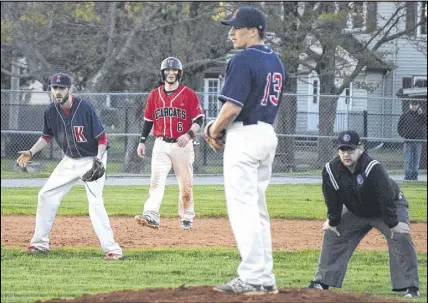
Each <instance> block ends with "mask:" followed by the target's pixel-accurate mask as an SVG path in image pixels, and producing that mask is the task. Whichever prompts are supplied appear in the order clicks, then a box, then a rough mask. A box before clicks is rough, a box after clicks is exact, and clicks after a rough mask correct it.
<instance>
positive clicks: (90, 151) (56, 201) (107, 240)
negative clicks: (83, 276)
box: [16, 73, 122, 260]
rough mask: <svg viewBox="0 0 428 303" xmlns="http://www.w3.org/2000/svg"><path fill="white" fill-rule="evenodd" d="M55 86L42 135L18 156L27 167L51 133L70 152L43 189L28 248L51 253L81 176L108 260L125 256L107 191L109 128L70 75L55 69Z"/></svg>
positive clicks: (94, 222)
mask: <svg viewBox="0 0 428 303" xmlns="http://www.w3.org/2000/svg"><path fill="white" fill-rule="evenodd" d="M50 89H51V98H52V99H53V102H52V103H51V104H50V105H49V106H48V107H47V109H46V110H45V113H44V126H43V135H42V136H41V137H40V138H39V140H38V141H37V142H36V143H35V144H34V145H33V146H32V147H31V148H30V149H29V150H27V151H22V152H20V153H21V155H20V156H19V157H18V159H17V160H16V162H17V163H18V165H19V166H20V167H26V166H27V164H28V162H29V161H31V159H32V158H33V156H34V155H35V154H36V153H37V152H39V151H40V150H42V149H43V148H44V147H45V146H46V145H47V144H48V143H49V142H50V141H51V140H52V138H55V140H56V142H57V144H58V145H59V147H60V148H61V149H62V151H63V152H64V154H65V156H64V158H63V159H62V160H61V162H60V163H59V164H58V165H57V167H56V168H55V169H54V171H53V172H52V174H51V175H50V176H49V178H48V180H47V181H46V184H45V185H44V186H43V187H42V189H41V190H40V192H39V195H38V205H37V213H36V227H35V231H34V236H33V238H32V239H31V242H30V246H29V247H28V250H29V251H30V252H31V253H47V252H49V236H48V235H49V232H50V231H51V229H52V224H53V221H54V217H55V215H56V212H57V210H58V207H59V205H60V203H61V200H62V198H63V197H64V196H65V195H66V194H67V193H68V191H69V190H70V189H71V187H72V186H73V185H74V184H75V183H76V182H77V180H79V179H82V180H84V181H85V187H86V196H87V198H88V202H89V217H90V219H91V222H92V225H93V227H94V230H95V233H96V235H97V237H98V239H99V241H100V244H101V248H102V250H103V251H104V253H105V256H104V259H105V260H118V259H121V258H122V249H121V248H120V246H119V244H117V243H116V241H115V240H114V238H113V231H112V229H111V227H110V221H109V218H108V215H107V212H106V209H105V207H104V200H103V196H102V193H103V188H104V181H105V174H104V171H105V169H104V167H105V165H106V163H107V152H106V149H107V135H106V133H105V130H104V127H103V125H102V123H101V120H100V119H99V117H98V115H97V114H96V113H95V109H94V108H93V106H92V105H91V104H90V103H88V102H87V101H85V100H83V99H81V98H78V97H74V96H72V95H71V92H70V89H71V79H70V77H69V76H68V75H67V74H64V73H57V74H54V75H53V76H52V78H51V84H50Z"/></svg>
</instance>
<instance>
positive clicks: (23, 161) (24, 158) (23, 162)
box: [16, 137, 48, 167]
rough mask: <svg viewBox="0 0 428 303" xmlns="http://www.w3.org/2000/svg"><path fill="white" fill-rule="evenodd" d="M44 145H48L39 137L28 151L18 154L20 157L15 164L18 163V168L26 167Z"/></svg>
mask: <svg viewBox="0 0 428 303" xmlns="http://www.w3.org/2000/svg"><path fill="white" fill-rule="evenodd" d="M46 145H48V142H47V141H46V140H45V139H44V138H42V137H40V138H39V140H37V142H36V143H35V144H34V145H33V147H31V148H30V149H29V150H25V151H19V152H18V153H19V154H20V156H19V157H18V159H16V163H18V165H19V166H20V167H26V166H27V164H28V162H29V161H31V159H32V158H33V156H34V155H35V154H36V153H38V152H39V151H41V150H42V149H43V148H44V147H45V146H46Z"/></svg>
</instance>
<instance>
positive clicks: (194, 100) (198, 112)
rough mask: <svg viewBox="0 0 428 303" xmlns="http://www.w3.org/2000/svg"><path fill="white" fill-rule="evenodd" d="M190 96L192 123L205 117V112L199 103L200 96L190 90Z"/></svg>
mask: <svg viewBox="0 0 428 303" xmlns="http://www.w3.org/2000/svg"><path fill="white" fill-rule="evenodd" d="M188 91H189V92H188V96H189V104H190V117H191V119H192V123H193V122H194V121H195V120H196V119H198V118H199V117H204V116H205V114H204V110H203V109H202V105H201V103H200V102H199V98H198V95H197V94H196V93H195V92H194V91H193V90H191V89H188Z"/></svg>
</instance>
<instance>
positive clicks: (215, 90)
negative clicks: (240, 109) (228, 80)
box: [204, 78, 221, 120]
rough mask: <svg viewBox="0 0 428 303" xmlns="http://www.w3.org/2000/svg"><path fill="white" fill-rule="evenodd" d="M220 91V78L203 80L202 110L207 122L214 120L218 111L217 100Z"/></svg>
mask: <svg viewBox="0 0 428 303" xmlns="http://www.w3.org/2000/svg"><path fill="white" fill-rule="evenodd" d="M220 90H221V79H220V78H205V79H204V110H205V115H206V116H207V119H208V120H212V119H215V118H216V117H217V115H218V112H219V111H220V104H219V103H220V101H218V98H217V96H218V94H219V93H220Z"/></svg>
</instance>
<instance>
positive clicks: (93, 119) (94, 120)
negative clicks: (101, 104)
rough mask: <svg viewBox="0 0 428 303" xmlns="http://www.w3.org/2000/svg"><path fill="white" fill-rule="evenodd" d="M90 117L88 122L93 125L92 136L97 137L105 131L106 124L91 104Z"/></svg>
mask: <svg viewBox="0 0 428 303" xmlns="http://www.w3.org/2000/svg"><path fill="white" fill-rule="evenodd" d="M89 117H90V121H88V124H90V125H91V127H92V136H93V137H94V138H95V139H97V138H98V137H99V136H101V135H102V134H103V133H104V126H103V124H102V122H101V119H100V118H99V117H98V115H97V113H96V112H95V109H94V107H93V106H92V105H89Z"/></svg>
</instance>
